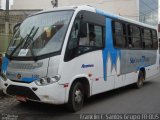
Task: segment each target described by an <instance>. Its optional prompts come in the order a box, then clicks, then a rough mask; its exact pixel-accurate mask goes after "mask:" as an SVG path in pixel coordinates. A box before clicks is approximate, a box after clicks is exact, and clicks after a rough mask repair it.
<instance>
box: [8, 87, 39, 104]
mask: <svg viewBox="0 0 160 120" xmlns="http://www.w3.org/2000/svg"><path fill="white" fill-rule="evenodd" d="M6 92H7V94H9V95H13V96H15V95H19V96H24V97H27V98H29V99H32V100H38V101H40V99H39V97H38V96H37V95H36V94H35V93H34V92H33V91H32V90H31V89H30V88H28V87H23V86H16V85H10V86H9V87H8V88H7V91H6Z"/></svg>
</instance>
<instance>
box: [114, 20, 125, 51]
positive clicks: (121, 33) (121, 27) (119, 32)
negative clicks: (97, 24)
mask: <svg viewBox="0 0 160 120" xmlns="http://www.w3.org/2000/svg"><path fill="white" fill-rule="evenodd" d="M112 26H113V40H114V46H115V48H126V29H125V24H122V23H120V22H115V21H113V23H112Z"/></svg>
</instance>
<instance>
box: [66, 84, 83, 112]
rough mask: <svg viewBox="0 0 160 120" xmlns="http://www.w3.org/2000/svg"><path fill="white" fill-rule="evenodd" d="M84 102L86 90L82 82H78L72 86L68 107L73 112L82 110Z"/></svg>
mask: <svg viewBox="0 0 160 120" xmlns="http://www.w3.org/2000/svg"><path fill="white" fill-rule="evenodd" d="M83 102H84V89H83V85H82V83H80V82H76V83H74V84H73V85H72V87H71V89H70V93H69V100H68V104H67V107H68V109H69V110H70V111H71V112H76V111H78V110H80V109H81V108H82V106H83Z"/></svg>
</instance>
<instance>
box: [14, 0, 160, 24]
mask: <svg viewBox="0 0 160 120" xmlns="http://www.w3.org/2000/svg"><path fill="white" fill-rule="evenodd" d="M51 1H52V0H26V1H23V0H14V4H13V6H12V7H11V8H12V9H51V8H53V6H52V4H51ZM53 1H54V0H53ZM70 5H74V6H77V5H90V6H93V7H95V8H98V9H102V10H104V11H107V12H110V13H114V14H118V15H121V16H123V17H127V18H130V19H133V20H137V21H140V22H143V23H147V24H150V25H154V26H157V24H158V0H58V6H70Z"/></svg>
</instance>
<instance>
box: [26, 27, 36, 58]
mask: <svg viewBox="0 0 160 120" xmlns="http://www.w3.org/2000/svg"><path fill="white" fill-rule="evenodd" d="M38 29H39V27H38V28H37V29H36V30H35V32H34V33H33V35H32V36H28V39H27V40H26V42H25V43H24V47H26V49H27V48H29V49H30V51H31V55H32V58H33V60H34V61H37V57H36V56H35V55H34V51H33V49H32V46H30V45H32V43H33V42H34V41H33V38H34V36H35V35H36V33H37V31H38Z"/></svg>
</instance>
